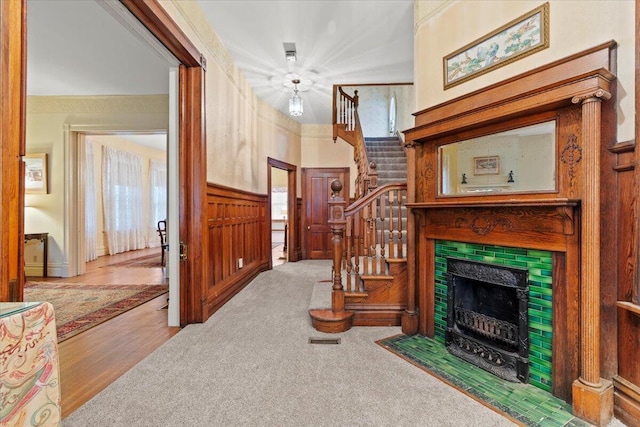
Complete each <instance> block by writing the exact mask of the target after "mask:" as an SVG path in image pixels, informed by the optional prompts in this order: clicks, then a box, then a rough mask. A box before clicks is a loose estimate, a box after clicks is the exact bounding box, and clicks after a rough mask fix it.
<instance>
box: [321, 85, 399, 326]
mask: <svg viewBox="0 0 640 427" xmlns="http://www.w3.org/2000/svg"><path fill="white" fill-rule="evenodd" d="M338 91H339V92H340V96H341V99H340V100H339V101H337V102H336V105H337V106H338V108H337V110H338V112H339V114H338V113H336V112H335V111H334V119H336V117H337V118H338V120H337V121H336V122H334V139H335V138H336V137H338V136H339V137H341V138H343V139H345V141H347V142H349V143H350V144H352V145H353V146H354V152H355V153H356V154H355V156H354V157H355V159H354V160H355V161H356V164H357V165H358V179H357V180H356V184H357V187H358V188H361V190H362V191H357V192H356V201H355V202H354V203H352V204H351V205H350V206H349V207H348V208H347V207H346V201H345V200H344V199H343V198H342V197H340V196H339V192H340V190H341V189H342V183H340V182H339V181H337V180H336V181H334V182H333V183H332V185H331V188H332V191H333V195H332V197H331V199H330V200H329V213H330V219H329V225H330V226H331V230H332V233H333V248H334V249H333V250H334V262H333V267H332V269H333V271H332V283H333V285H332V289H331V308H322V309H320V308H318V309H311V310H309V314H310V316H311V320H312V323H313V326H314V327H315V328H316V329H317V330H319V331H321V332H329V333H335V332H343V331H346V330H348V329H349V328H351V326H399V325H400V324H401V323H402V318H403V316H404V315H405V311H406V309H407V308H408V307H409V306H410V304H409V301H408V298H409V292H408V289H409V286H410V282H411V281H410V280H409V278H408V274H407V237H408V232H407V209H406V206H405V204H406V201H407V184H406V180H407V160H406V156H405V152H404V148H403V147H402V141H401V140H400V139H399V138H397V137H391V138H364V137H363V136H362V130H361V128H360V123H359V118H358V112H357V93H356V96H355V97H353V98H351V97H349V96H348V95H346V94H344V92H342V90H341V88H338V90H334V94H336V93H337V92H338ZM342 98H344V99H342ZM345 105H347V106H348V108H346V111H347V112H348V113H347V114H344V113H342V111H343V110H345V107H344V106H345ZM343 117H346V121H347V122H348V123H346V124H345V123H343V122H342V118H343ZM350 129H353V130H350ZM343 274H344V276H345V280H344V284H343Z"/></svg>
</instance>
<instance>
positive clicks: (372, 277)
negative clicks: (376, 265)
mask: <svg viewBox="0 0 640 427" xmlns="http://www.w3.org/2000/svg"><path fill="white" fill-rule="evenodd" d="M360 278H361V279H362V280H393V276H389V275H386V274H385V275H373V274H367V275H363V276H360Z"/></svg>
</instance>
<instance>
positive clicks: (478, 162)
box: [473, 156, 500, 175]
mask: <svg viewBox="0 0 640 427" xmlns="http://www.w3.org/2000/svg"><path fill="white" fill-rule="evenodd" d="M499 173H500V156H483V157H474V158H473V174H474V175H498V174H499Z"/></svg>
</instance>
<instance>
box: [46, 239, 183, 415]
mask: <svg viewBox="0 0 640 427" xmlns="http://www.w3.org/2000/svg"><path fill="white" fill-rule="evenodd" d="M157 251H158V249H157V248H156V249H145V250H142V251H133V252H127V253H124V254H118V255H114V256H105V257H100V258H98V259H97V260H96V261H92V262H90V263H88V264H87V272H86V274H83V275H81V276H76V277H71V278H48V279H40V278H38V280H47V281H51V282H65V283H87V284H162V283H166V278H165V270H164V268H161V267H158V268H118V267H109V265H110V264H114V263H117V262H121V261H124V260H127V259H131V258H135V257H139V256H141V255H145V254H150V253H153V252H157ZM167 295H168V294H164V295H160V296H159V297H157V298H155V299H153V300H151V301H149V302H147V303H145V304H142V305H140V306H138V307H136V308H134V309H132V310H129V311H127V312H125V313H123V314H121V315H119V316H117V317H115V318H113V319H111V320H108V321H106V322H104V323H102V324H100V325H98V326H95V327H93V328H91V329H89V330H87V331H85V332H82V333H80V334H78V335H76V336H74V337H72V338H69V339H68V340H66V341H63V342H62V343H60V344H59V346H58V349H59V355H60V359H59V361H60V387H61V393H62V417H63V418H64V417H66V416H68V415H69V414H70V413H72V412H73V411H74V410H76V409H77V408H78V407H80V406H81V405H82V404H84V403H85V402H86V401H88V400H89V399H91V398H92V397H93V396H95V395H96V394H97V393H99V392H100V391H101V390H103V389H104V388H105V387H107V386H108V385H109V384H111V383H112V382H113V381H115V380H116V379H117V378H118V377H120V376H121V375H122V374H124V373H125V372H126V371H128V370H129V369H131V367H133V366H134V365H135V364H136V363H138V362H139V361H141V360H142V359H144V358H145V357H146V356H147V355H148V354H150V353H151V352H153V351H154V350H155V349H156V348H158V347H160V345H162V344H163V343H164V342H165V341H167V340H168V339H169V338H171V337H172V336H173V335H175V334H176V333H178V331H179V330H180V328H177V327H171V328H170V327H168V326H167V311H166V310H163V309H161V307H162V306H164V305H165V304H166V302H167Z"/></svg>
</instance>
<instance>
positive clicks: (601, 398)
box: [572, 89, 613, 425]
mask: <svg viewBox="0 0 640 427" xmlns="http://www.w3.org/2000/svg"><path fill="white" fill-rule="evenodd" d="M610 97H611V94H610V93H608V92H606V91H605V90H602V89H600V90H597V91H595V92H592V93H589V94H585V95H584V96H576V97H574V98H573V99H572V102H573V103H574V104H581V105H582V161H583V167H582V170H583V171H584V174H583V182H584V187H583V190H584V191H583V197H582V233H581V245H580V250H581V253H582V255H581V273H580V378H579V379H578V380H576V381H575V382H574V384H573V408H574V413H575V414H576V415H578V416H579V417H581V418H584V419H586V420H588V421H590V422H592V423H594V424H596V425H606V424H607V423H608V422H609V420H610V419H611V417H612V416H613V387H612V385H611V382H610V381H607V380H604V379H602V378H600V220H601V218H600V191H601V188H600V144H601V140H600V137H601V135H600V127H601V103H602V100H603V99H609V98H610ZM587 174H588V175H587Z"/></svg>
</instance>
